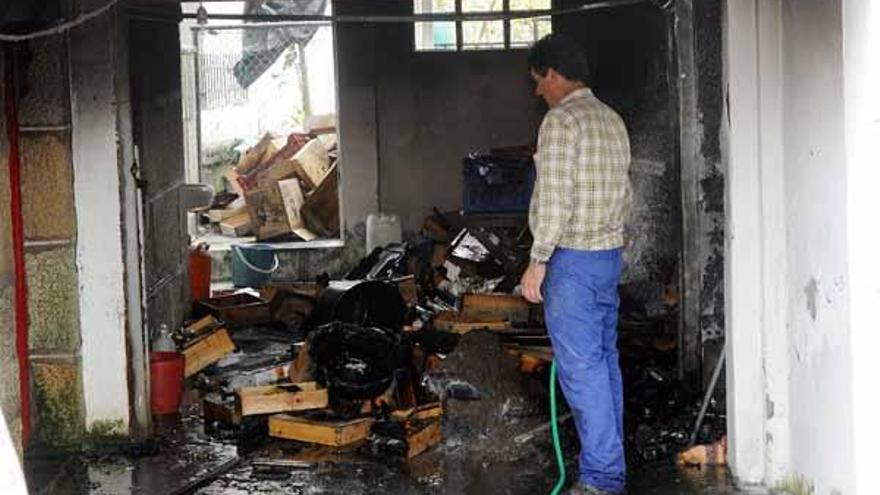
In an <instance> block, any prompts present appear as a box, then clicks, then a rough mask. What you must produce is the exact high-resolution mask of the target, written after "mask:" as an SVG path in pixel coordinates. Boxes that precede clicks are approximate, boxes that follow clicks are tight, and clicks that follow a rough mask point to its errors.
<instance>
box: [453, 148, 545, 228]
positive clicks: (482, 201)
mask: <svg viewBox="0 0 880 495" xmlns="http://www.w3.org/2000/svg"><path fill="white" fill-rule="evenodd" d="M462 176H463V179H464V184H463V187H462V193H463V194H462V196H463V197H462V212H463V213H464V214H465V215H469V214H478V213H522V212H525V211H528V209H529V201H530V200H531V199H532V190H533V189H534V187H535V165H534V163H532V160H531V159H529V158H507V157H498V156H492V155H476V154H471V155H469V156H468V157H467V158H465V159H464V163H463V166H462Z"/></svg>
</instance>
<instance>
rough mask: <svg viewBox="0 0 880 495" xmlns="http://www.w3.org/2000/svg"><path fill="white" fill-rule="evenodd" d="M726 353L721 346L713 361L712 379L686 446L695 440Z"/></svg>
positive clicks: (692, 443) (691, 444)
mask: <svg viewBox="0 0 880 495" xmlns="http://www.w3.org/2000/svg"><path fill="white" fill-rule="evenodd" d="M726 355H727V353H726V352H724V348H723V347H722V348H721V357H720V358H719V359H718V362H717V363H715V369H714V370H713V371H712V380H711V381H710V382H709V388H708V389H707V390H706V396H705V397H703V404H702V405H701V406H700V414H699V415H698V416H697V421H696V423H694V429H693V430H691V437H690V439H689V440H688V447H690V446H693V445H694V443H696V441H697V432H698V431H700V426H702V424H703V418H704V417H705V416H706V409H707V408H708V407H709V399H711V398H712V395H713V394H714V393H715V386H716V385H717V384H718V377H719V376H721V368H723V367H724V357H725V356H726Z"/></svg>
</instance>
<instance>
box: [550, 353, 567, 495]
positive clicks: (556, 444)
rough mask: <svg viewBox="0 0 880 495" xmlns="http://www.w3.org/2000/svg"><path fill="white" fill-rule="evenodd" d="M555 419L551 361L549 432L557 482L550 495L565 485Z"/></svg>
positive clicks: (552, 364) (553, 380) (554, 384)
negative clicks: (551, 439)
mask: <svg viewBox="0 0 880 495" xmlns="http://www.w3.org/2000/svg"><path fill="white" fill-rule="evenodd" d="M556 417H557V414H556V361H553V362H552V363H551V364H550V431H552V432H553V450H554V451H556V465H557V467H558V468H559V481H557V482H556V486H554V487H553V491H552V492H550V495H557V494H558V493H559V492H561V491H562V487H563V485H565V462H564V461H563V460H562V445H561V444H560V443H559V425H558V423H557V420H556Z"/></svg>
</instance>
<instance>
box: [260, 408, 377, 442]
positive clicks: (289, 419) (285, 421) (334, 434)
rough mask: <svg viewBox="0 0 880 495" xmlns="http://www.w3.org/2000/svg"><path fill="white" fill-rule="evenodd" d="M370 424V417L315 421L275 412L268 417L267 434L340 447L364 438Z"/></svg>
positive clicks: (367, 433)
mask: <svg viewBox="0 0 880 495" xmlns="http://www.w3.org/2000/svg"><path fill="white" fill-rule="evenodd" d="M372 426H373V419H372V418H360V419H354V420H350V421H316V420H311V419H306V418H300V417H296V416H291V415H289V414H276V415H274V416H270V417H269V436H271V437H276V438H284V439H287V440H298V441H300V442H307V443H317V444H320V445H329V446H331V447H342V446H345V445H351V444H353V443H355V442H358V441H361V440H365V439H366V438H367V436H369V434H370V427H372Z"/></svg>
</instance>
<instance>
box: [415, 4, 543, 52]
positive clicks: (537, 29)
mask: <svg viewBox="0 0 880 495" xmlns="http://www.w3.org/2000/svg"><path fill="white" fill-rule="evenodd" d="M549 9H550V0H413V12H414V13H416V14H453V13H454V14H467V13H473V12H499V13H510V12H517V11H529V10H549ZM551 29H552V28H551V22H550V18H549V17H533V18H524V19H504V20H482V19H478V20H456V21H423V22H416V23H414V35H415V49H416V51H461V50H501V49H511V48H527V47H528V46H529V45H531V44H532V43H533V42H535V41H537V40H539V39H540V38H541V37H543V36H545V35H547V34H549V33H550V32H551Z"/></svg>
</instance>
